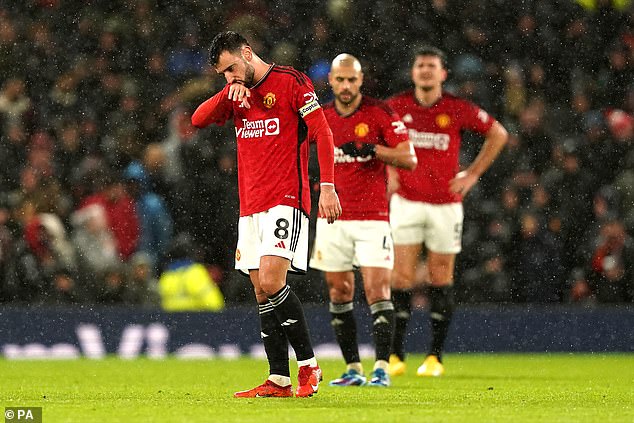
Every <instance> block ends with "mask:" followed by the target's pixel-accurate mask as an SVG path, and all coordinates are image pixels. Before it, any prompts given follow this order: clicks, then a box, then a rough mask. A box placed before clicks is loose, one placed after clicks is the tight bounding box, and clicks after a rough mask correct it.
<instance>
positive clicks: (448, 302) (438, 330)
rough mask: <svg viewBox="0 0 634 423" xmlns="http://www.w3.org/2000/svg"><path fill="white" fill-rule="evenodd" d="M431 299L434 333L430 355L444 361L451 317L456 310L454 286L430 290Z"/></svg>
mask: <svg viewBox="0 0 634 423" xmlns="http://www.w3.org/2000/svg"><path fill="white" fill-rule="evenodd" d="M429 299H430V302H431V307H430V313H429V317H430V319H431V332H432V343H431V349H430V350H429V354H430V355H435V356H436V357H438V360H439V361H440V360H442V357H441V354H442V349H443V345H444V344H445V339H446V338H447V332H448V331H449V324H450V323H451V316H452V315H453V311H454V308H455V303H454V292H453V286H452V285H449V286H443V287H438V288H435V287H432V288H430V289H429Z"/></svg>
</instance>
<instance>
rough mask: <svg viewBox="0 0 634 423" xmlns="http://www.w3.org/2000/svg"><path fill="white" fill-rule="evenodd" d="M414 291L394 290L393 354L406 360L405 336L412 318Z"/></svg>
mask: <svg viewBox="0 0 634 423" xmlns="http://www.w3.org/2000/svg"><path fill="white" fill-rule="evenodd" d="M411 301H412V291H410V290H404V289H393V290H392V302H393V303H394V336H393V337H392V354H396V355H397V356H398V358H400V359H401V360H405V336H406V335H407V324H408V323H409V320H410V318H411V316H412V306H411Z"/></svg>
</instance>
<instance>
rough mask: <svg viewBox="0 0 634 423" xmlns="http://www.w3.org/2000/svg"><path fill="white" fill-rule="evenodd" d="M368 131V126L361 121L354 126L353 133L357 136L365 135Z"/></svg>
mask: <svg viewBox="0 0 634 423" xmlns="http://www.w3.org/2000/svg"><path fill="white" fill-rule="evenodd" d="M369 133H370V127H369V126H368V124H367V123H364V122H361V123H358V124H357V126H355V127H354V134H355V135H356V136H357V137H359V138H363V137H367V136H368V134H369Z"/></svg>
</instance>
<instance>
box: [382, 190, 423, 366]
mask: <svg viewBox="0 0 634 423" xmlns="http://www.w3.org/2000/svg"><path fill="white" fill-rule="evenodd" d="M425 219H426V214H425V205H424V203H421V202H418V201H409V200H407V199H405V198H403V197H401V196H399V195H398V194H394V195H392V198H391V199H390V225H391V227H392V238H393V239H394V270H393V272H392V302H393V303H394V336H393V339H392V354H391V355H390V365H389V368H388V372H389V373H390V375H392V376H397V375H401V374H403V373H405V362H404V360H405V337H406V334H407V325H408V323H409V321H410V318H411V305H410V302H411V298H412V288H413V286H414V284H415V275H416V264H417V263H418V257H419V255H420V253H421V251H422V248H423V242H424V240H425V233H424V227H425V224H426V222H425Z"/></svg>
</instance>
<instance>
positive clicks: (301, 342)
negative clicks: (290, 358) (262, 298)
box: [269, 285, 315, 361]
mask: <svg viewBox="0 0 634 423" xmlns="http://www.w3.org/2000/svg"><path fill="white" fill-rule="evenodd" d="M269 302H270V303H271V304H272V305H273V310H274V312H275V315H276V316H277V319H278V321H279V322H280V324H281V325H282V329H284V333H285V334H286V338H287V339H288V342H289V343H290V344H291V346H292V347H293V350H295V356H296V357H297V361H301V360H308V359H311V358H314V357H315V354H314V353H313V347H312V344H311V342H310V333H309V332H308V325H307V324H306V318H305V317H304V310H303V309H302V303H301V302H300V301H299V298H297V295H295V293H294V292H293V291H292V290H291V288H290V287H289V286H288V285H285V286H284V288H282V289H280V290H279V291H278V292H276V293H275V294H273V295H271V296H270V297H269Z"/></svg>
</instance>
